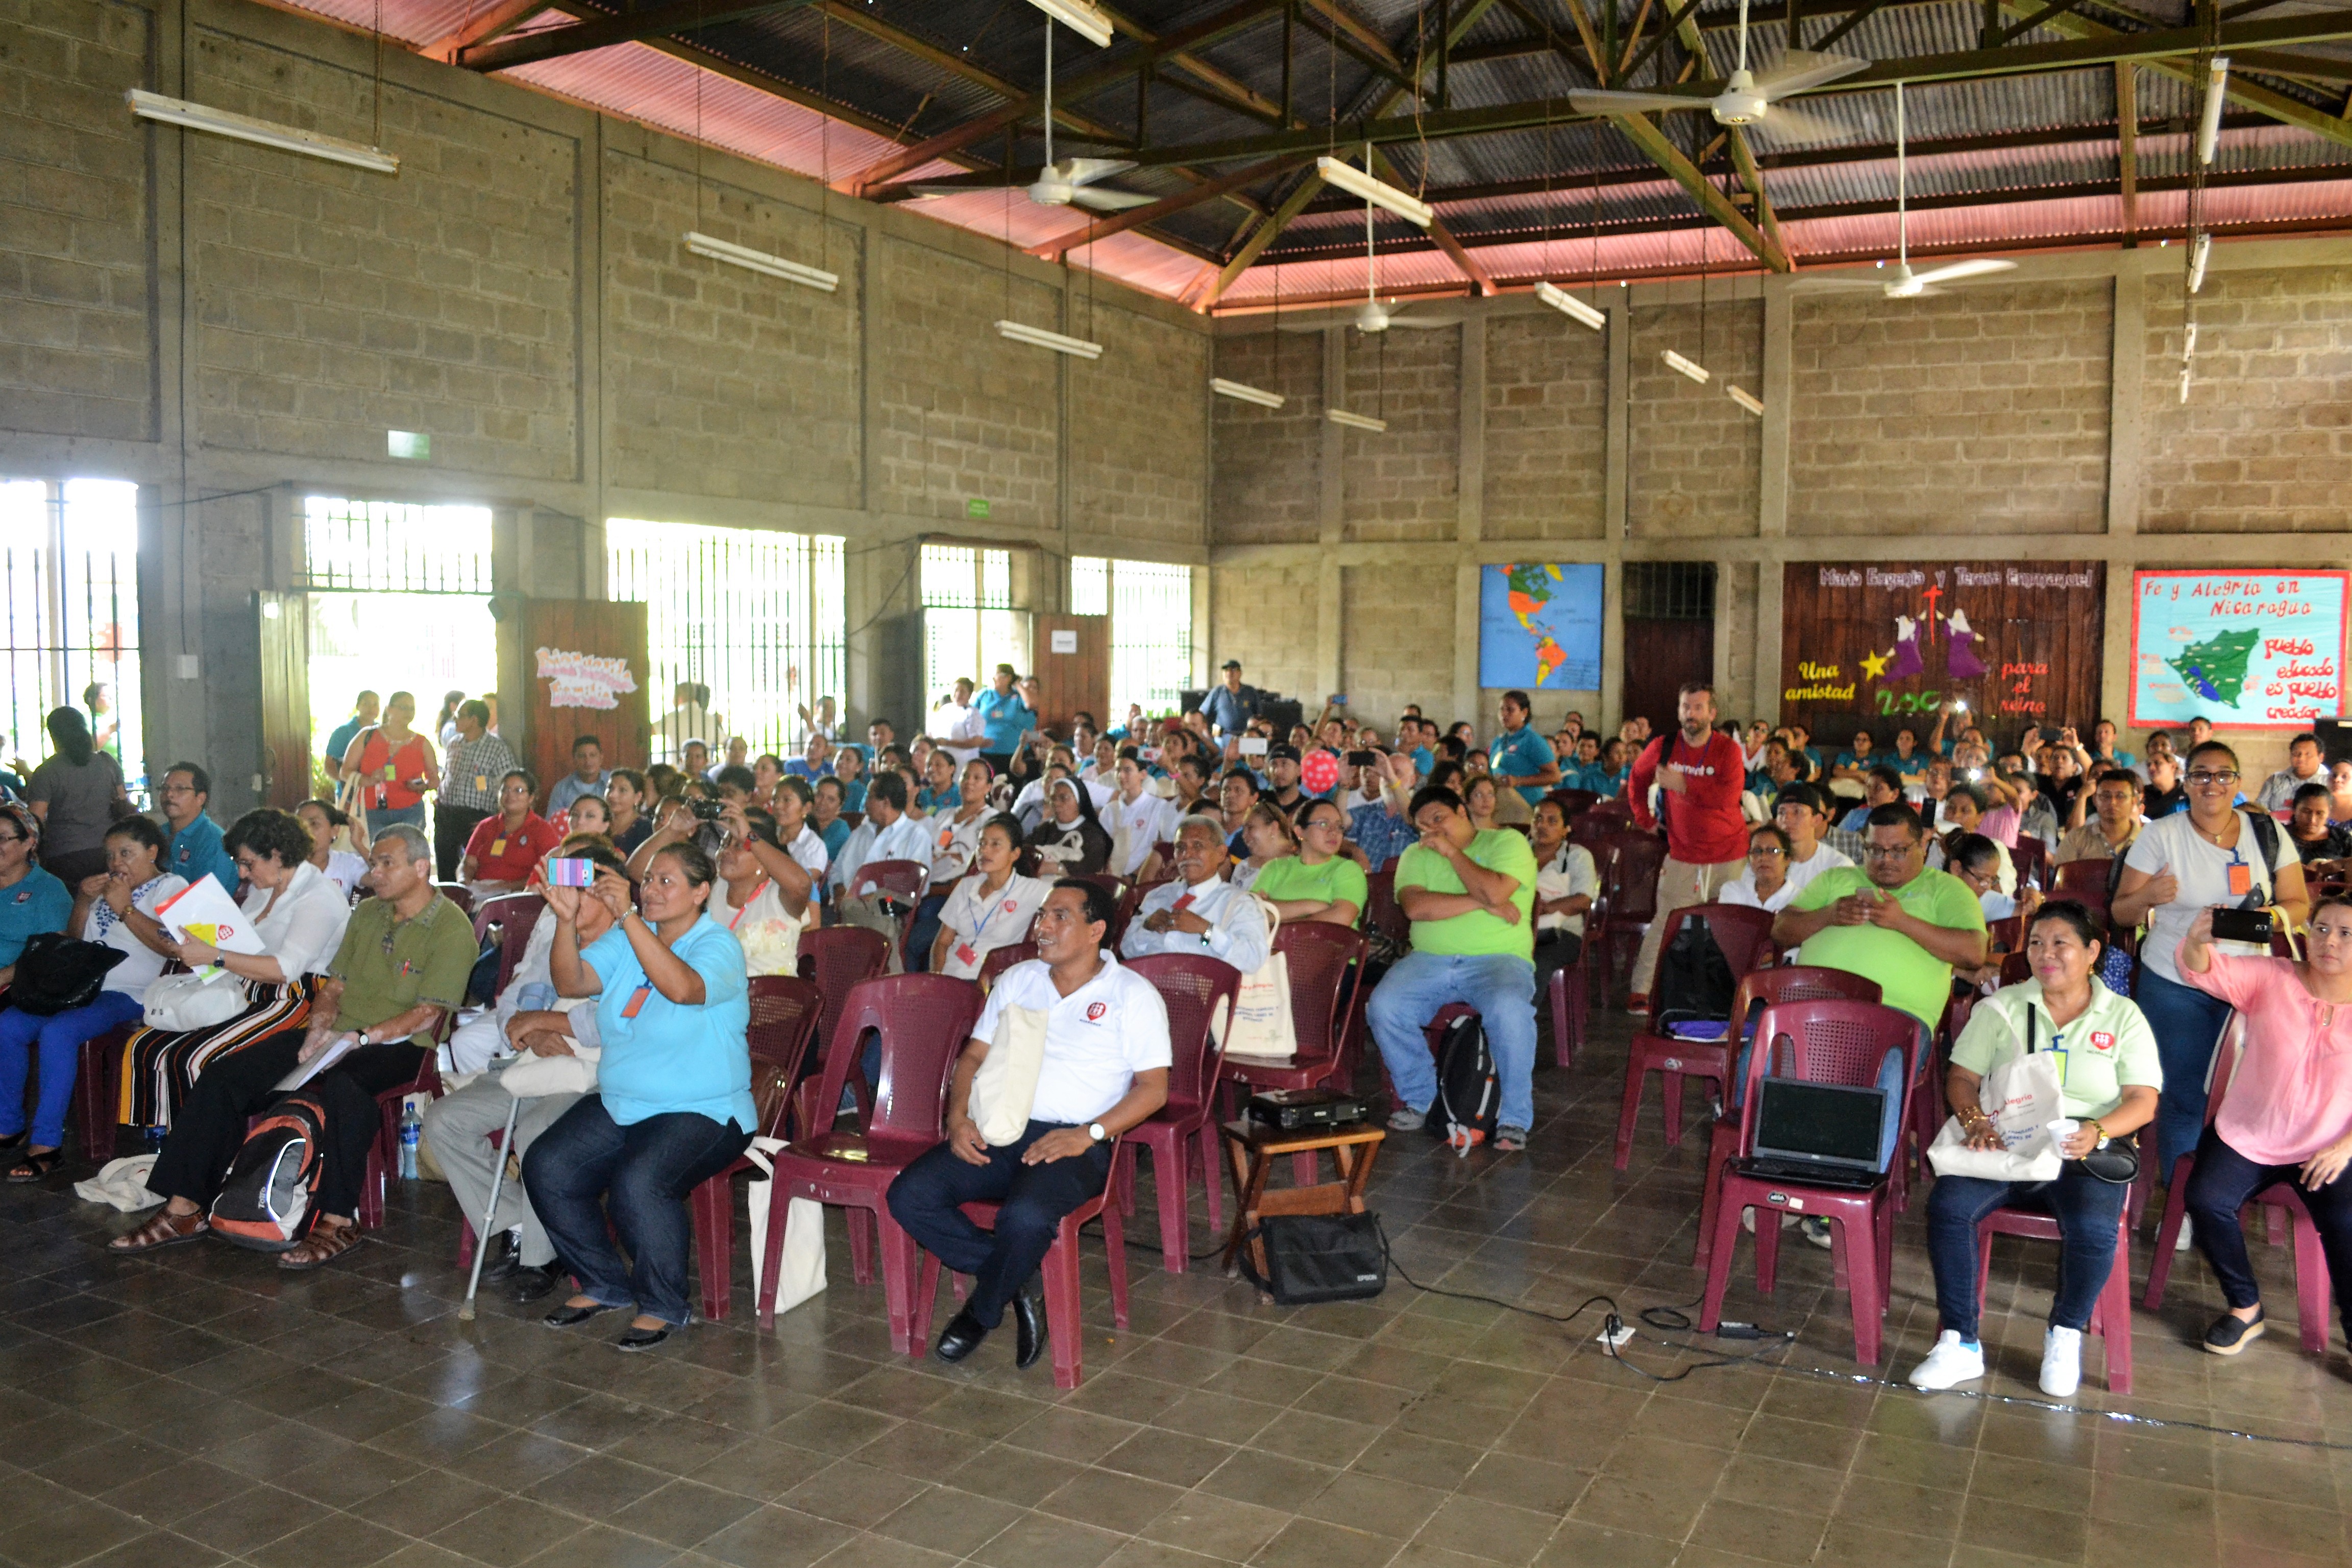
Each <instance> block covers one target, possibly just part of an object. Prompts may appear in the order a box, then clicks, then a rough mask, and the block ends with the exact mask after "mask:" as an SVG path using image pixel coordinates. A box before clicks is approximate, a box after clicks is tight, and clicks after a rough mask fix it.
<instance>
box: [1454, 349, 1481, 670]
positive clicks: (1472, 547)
mask: <svg viewBox="0 0 2352 1568" xmlns="http://www.w3.org/2000/svg"><path fill="white" fill-rule="evenodd" d="M1461 415H1462V426H1461V438H1460V444H1459V446H1458V447H1457V448H1456V458H1457V460H1456V462H1455V465H1454V473H1455V474H1456V476H1457V478H1456V479H1455V480H1454V495H1455V511H1454V541H1455V543H1456V545H1457V546H1458V548H1457V551H1456V554H1455V563H1454V711H1455V712H1456V713H1475V712H1477V711H1478V567H1479V547H1478V542H1479V540H1480V538H1481V537H1482V536H1483V534H1484V531H1485V528H1486V317H1484V316H1473V317H1471V318H1470V319H1469V320H1468V321H1465V322H1463V323H1462V384H1461Z"/></svg>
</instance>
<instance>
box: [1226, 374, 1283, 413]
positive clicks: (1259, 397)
mask: <svg viewBox="0 0 2352 1568" xmlns="http://www.w3.org/2000/svg"><path fill="white" fill-rule="evenodd" d="M1209 390H1210V391H1211V392H1213V393H1215V394H1216V395H1218V396H1219V397H1231V398H1234V399H1235V400H1237V401H1239V402H1242V403H1255V404H1256V405H1258V406H1259V407H1260V408H1279V407H1281V406H1282V405H1284V404H1285V403H1286V402H1288V401H1289V399H1287V398H1286V397H1284V396H1283V395H1282V394H1280V393H1278V392H1268V391H1266V390H1265V388H1263V387H1257V386H1248V385H1244V384H1243V383H1241V382H1238V381H1227V380H1226V379H1225V378H1224V377H1223V376H1222V375H1219V376H1212V377H1211V378H1210V380H1209Z"/></svg>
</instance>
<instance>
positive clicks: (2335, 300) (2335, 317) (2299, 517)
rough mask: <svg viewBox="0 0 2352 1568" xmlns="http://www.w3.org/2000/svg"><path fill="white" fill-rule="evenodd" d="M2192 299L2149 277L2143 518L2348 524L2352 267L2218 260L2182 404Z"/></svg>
mask: <svg viewBox="0 0 2352 1568" xmlns="http://www.w3.org/2000/svg"><path fill="white" fill-rule="evenodd" d="M2185 297H2186V296H2185V294H2184V291H2183V289H2182V280H2181V278H2180V276H2179V274H2178V273H2167V274H2165V275H2162V276H2159V277H2156V278H2151V279H2148V281H2147V360H2146V362H2145V363H2146V370H2145V374H2146V381H2145V383H2144V388H2145V390H2144V392H2143V397H2144V399H2145V402H2144V408H2145V414H2144V418H2145V420H2146V429H2147V434H2146V437H2145V445H2144V447H2143V448H2142V450H2143V452H2144V454H2145V455H2144V456H2143V457H2142V458H2141V459H2140V476H2141V489H2140V524H2139V525H2140V527H2141V529H2142V530H2144V531H2147V532H2151V533H2186V532H2190V531H2200V532H2211V533H2241V532H2251V531H2281V530H2289V529H2292V530H2297V531H2303V530H2310V531H2340V530H2343V529H2346V528H2347V527H2352V267H2331V268H2295V269H2293V270H2285V271H2277V272H2252V271H2248V272H2233V271H2224V270H2221V269H2219V268H2217V269H2215V270H2213V271H2211V272H2210V273H2209V274H2208V275H2207V277H2206V279H2205V285H2204V287H2203V288H2202V289H2200V290H2199V291H2198V294H2197V300H2196V304H2197V359H2196V379H2195V381H2194V382H2193V383H2192V384H2191V385H2190V388H2189V401H2188V403H2186V404H2185V405H2184V404H2183V403H2182V402H2181V401H2180V351H2181V337H2182V331H2181V329H2182V321H2183V317H2182V310H2181V302H2182V300H2183V299H2184V298H2185ZM2329 564H2331V565H2341V564H2343V563H2342V562H2341V560H2340V559H2339V560H2331V561H2330V562H2329Z"/></svg>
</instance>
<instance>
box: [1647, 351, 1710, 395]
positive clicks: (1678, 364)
mask: <svg viewBox="0 0 2352 1568" xmlns="http://www.w3.org/2000/svg"><path fill="white" fill-rule="evenodd" d="M1658 357H1659V358H1660V359H1662V360H1664V361H1665V362H1666V368H1667V369H1668V370H1671V371H1673V372H1675V374H1677V375H1686V376H1688V377H1690V378H1691V379H1692V380H1693V381H1695V382H1696V383H1698V384H1700V385H1701V386H1705V385H1706V380H1707V376H1706V366H1705V365H1697V364H1693V363H1691V362H1690V361H1688V360H1686V359H1685V358H1683V356H1682V355H1680V354H1678V353H1675V351H1674V350H1672V349H1668V350H1667V351H1666V352H1665V353H1662V354H1660V355H1659V356H1658Z"/></svg>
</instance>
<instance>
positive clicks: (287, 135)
mask: <svg viewBox="0 0 2352 1568" xmlns="http://www.w3.org/2000/svg"><path fill="white" fill-rule="evenodd" d="M122 96H123V99H124V100H125V101H126V102H128V103H129V104H130V105H131V113H133V114H135V115H137V116H138V117H139V118H140V119H142V120H160V121H163V123H165V124H167V125H184V126H186V127H187V128H188V129H189V130H191V131H209V132H212V133H213V134H214V135H215V136H230V137H234V138H236V140H237V141H239V142H255V143H257V144H258V145H260V146H263V147H275V148H277V149H278V151H280V152H283V153H309V154H310V156H311V157H313V158H325V159H327V160H329V161H330V162H332V163H349V164H350V165H351V166H352V168H354V169H367V170H370V171H372V172H373V173H375V174H399V173H400V160H399V159H397V158H395V157H394V156H393V155H392V154H391V153H387V152H385V151H384V150H383V148H381V147H364V146H362V145H361V144H360V143H359V142H346V141H344V140H343V139H342V138H341V137H339V136H321V135H320V134H319V133H318V132H315V131H303V130H299V129H298V128H296V127H294V126H291V125H278V124H275V123H273V122H272V121H267V120H255V119H253V118H251V117H250V116H248V115H243V114H231V113H230V112H229V111H228V110H226V109H207V108H206V107H205V105H203V104H201V103H190V102H187V101H186V100H183V99H177V98H165V97H163V95H162V94H160V93H153V92H148V91H146V90H145V89H142V88H136V87H134V88H132V89H131V90H130V91H129V92H126V93H124V94H123V95H122Z"/></svg>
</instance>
